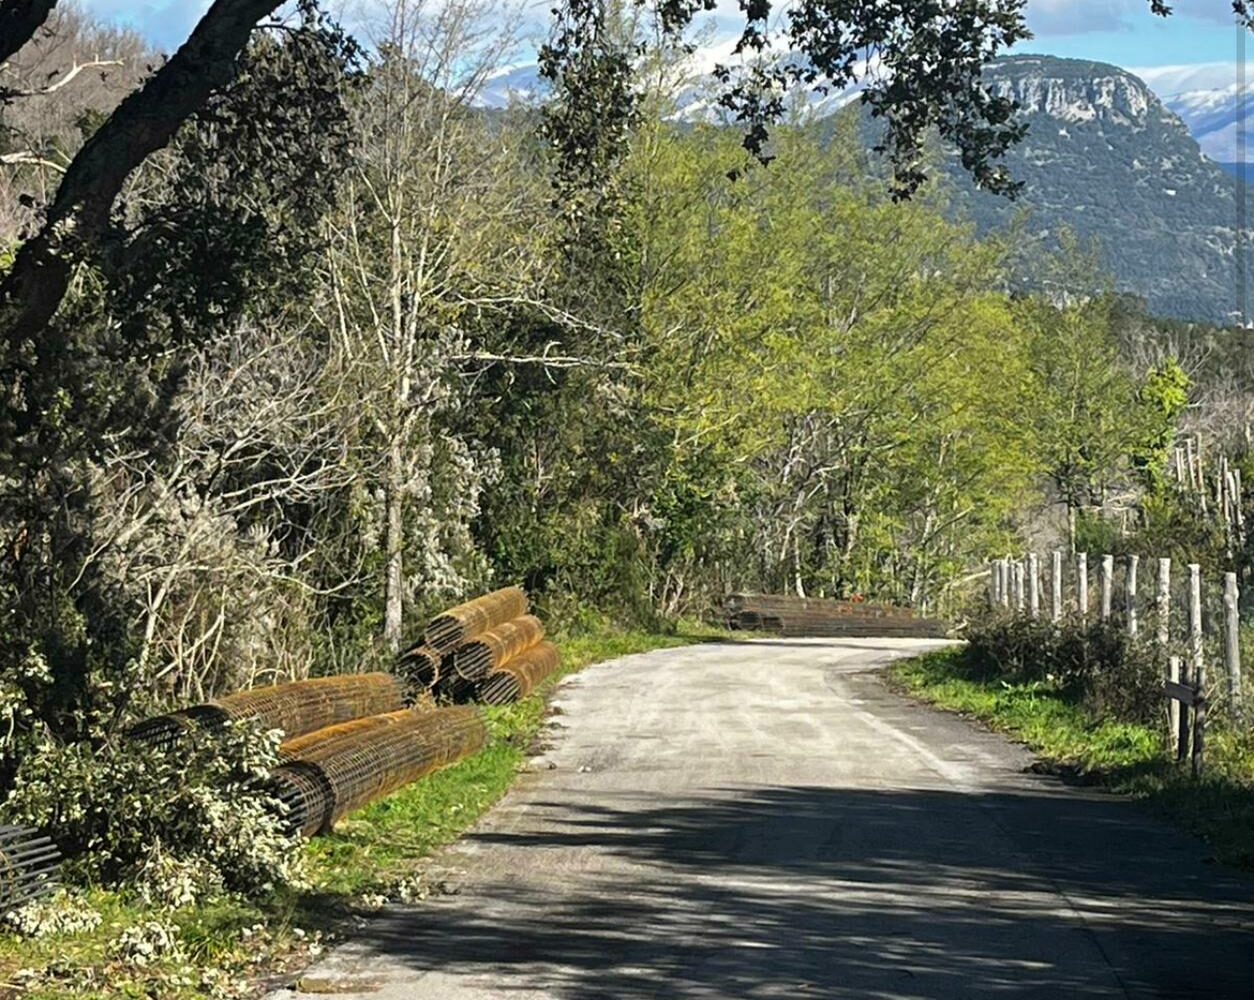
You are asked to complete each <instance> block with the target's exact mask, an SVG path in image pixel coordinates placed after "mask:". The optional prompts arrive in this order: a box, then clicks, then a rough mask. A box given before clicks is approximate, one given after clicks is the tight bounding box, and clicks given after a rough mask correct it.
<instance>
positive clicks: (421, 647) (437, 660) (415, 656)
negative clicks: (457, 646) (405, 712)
mask: <svg viewBox="0 0 1254 1000" xmlns="http://www.w3.org/2000/svg"><path fill="white" fill-rule="evenodd" d="M443 661H444V656H443V655H442V654H441V653H440V652H438V651H437V650H434V649H432V648H431V647H430V646H428V645H426V644H425V641H424V642H419V643H415V644H414V645H413V646H410V647H409V648H408V649H407V650H405V651H404V652H403V653H401V655H400V656H398V657H397V658H396V664H395V666H394V667H393V668H392V669H393V672H394V673H395V674H396V676H397V677H399V678H400V680H401V683H402V684H403V685H404V687H405V695H406V698H407V700H410V701H412V700H414V699H415V698H416V697H417V696H418V695H419V693H421V692H423V691H430V690H431V689H433V688H434V687H435V686H436V684H437V683H439V680H440V677H441V675H442V674H443V673H444V671H443V670H442V669H441V668H442V665H443Z"/></svg>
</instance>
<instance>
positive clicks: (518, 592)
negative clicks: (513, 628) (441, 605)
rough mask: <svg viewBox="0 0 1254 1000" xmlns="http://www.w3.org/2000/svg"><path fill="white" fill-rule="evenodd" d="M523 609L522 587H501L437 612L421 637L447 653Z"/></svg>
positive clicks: (524, 604) (511, 617) (524, 596)
mask: <svg viewBox="0 0 1254 1000" xmlns="http://www.w3.org/2000/svg"><path fill="white" fill-rule="evenodd" d="M526 613H527V595H526V594H525V593H524V592H523V590H522V588H521V587H505V588H504V589H502V590H494V591H493V592H492V593H490V594H485V595H484V596H483V597H477V598H475V599H474V600H473V601H467V602H466V603H465V604H459V605H457V607H455V608H449V610H447V611H445V612H444V613H443V614H442V615H437V616H436V617H435V618H433V619H432V620H431V624H430V625H428V626H427V628H426V631H425V632H424V633H423V637H424V639H425V641H426V645H428V646H430V647H431V648H432V649H434V650H436V651H437V652H439V653H447V652H450V651H451V650H454V649H456V648H457V647H458V646H461V645H462V644H463V643H466V642H469V641H470V640H471V639H473V638H475V637H476V636H479V635H482V634H483V633H484V632H486V631H488V629H491V628H495V627H496V626H497V625H503V624H505V622H507V621H510V620H511V619H514V618H518V617H520V616H522V615H525V614H526Z"/></svg>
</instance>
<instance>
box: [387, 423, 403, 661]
mask: <svg viewBox="0 0 1254 1000" xmlns="http://www.w3.org/2000/svg"><path fill="white" fill-rule="evenodd" d="M404 462H405V456H404V454H403V453H402V451H401V442H400V441H399V440H394V441H393V442H392V443H391V444H390V445H389V446H388V471H387V521H388V527H387V585H386V588H385V591H384V602H383V640H384V642H386V643H387V647H388V649H389V650H391V651H392V652H393V653H399V652H400V649H401V642H402V635H401V629H402V627H403V624H404V618H403V614H404V588H405V467H404Z"/></svg>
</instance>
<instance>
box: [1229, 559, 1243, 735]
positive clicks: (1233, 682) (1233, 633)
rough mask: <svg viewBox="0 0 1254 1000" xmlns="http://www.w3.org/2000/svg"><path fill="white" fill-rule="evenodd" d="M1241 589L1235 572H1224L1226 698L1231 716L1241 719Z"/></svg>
mask: <svg viewBox="0 0 1254 1000" xmlns="http://www.w3.org/2000/svg"><path fill="white" fill-rule="evenodd" d="M1240 607H1241V589H1240V585H1239V584H1238V583H1237V575H1236V573H1225V574H1224V661H1225V663H1226V664H1227V666H1228V699H1229V701H1230V702H1231V704H1232V717H1233V718H1234V719H1236V720H1237V721H1238V722H1240V721H1242V716H1243V715H1244V707H1245V706H1244V705H1242V704H1241V611H1240Z"/></svg>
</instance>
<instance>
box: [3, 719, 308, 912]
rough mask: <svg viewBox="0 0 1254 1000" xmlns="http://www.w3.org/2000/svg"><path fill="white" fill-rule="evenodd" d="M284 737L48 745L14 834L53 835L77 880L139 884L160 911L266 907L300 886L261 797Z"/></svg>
mask: <svg viewBox="0 0 1254 1000" xmlns="http://www.w3.org/2000/svg"><path fill="white" fill-rule="evenodd" d="M278 742H279V741H278V734H277V733H269V734H261V733H257V732H254V731H252V730H250V729H249V728H248V727H246V726H239V727H232V728H229V729H228V730H227V731H226V732H225V733H224V734H219V735H208V734H205V733H193V734H189V735H188V736H187V738H186V739H185V740H184V741H182V742H181V743H180V744H179V745H177V746H176V747H174V748H172V749H169V750H163V749H156V748H153V747H147V746H143V745H136V744H130V743H109V744H106V745H104V746H102V747H100V748H97V749H93V748H92V747H91V746H90V745H88V744H87V743H85V742H77V743H70V744H57V743H53V742H48V743H46V744H44V745H43V746H41V747H40V748H39V749H38V750H36V751H34V752H31V753H28V754H27V755H26V757H25V759H24V760H23V761H22V764H21V767H20V768H19V769H18V772H17V776H16V778H15V780H14V782H13V786H12V788H11V790H10V791H9V794H8V797H7V799H6V800H5V802H4V804H3V811H4V815H5V818H6V822H12V823H21V824H25V825H29V826H34V827H37V828H39V829H43V830H48V831H50V832H51V833H52V835H53V836H54V837H55V838H56V840H57V842H58V845H59V846H60V847H61V849H62V851H63V852H64V853H65V855H66V856H67V858H69V859H70V861H69V862H68V863H69V864H71V865H72V866H74V867H75V870H76V871H77V873H78V874H79V876H80V877H82V878H85V879H87V880H90V881H93V882H99V883H102V884H105V885H119V884H124V883H134V884H137V885H138V886H139V888H140V891H141V892H142V893H144V894H145V895H146V896H148V897H149V898H151V899H152V901H154V902H158V903H163V904H167V905H171V906H175V907H177V906H181V905H186V904H188V903H191V902H195V901H196V900H197V899H199V898H201V897H202V896H205V895H209V894H212V893H215V892H222V891H228V892H238V893H244V894H247V895H254V896H265V895H267V894H269V893H271V892H273V891H274V890H275V889H276V888H278V887H279V886H283V885H290V884H293V883H296V882H299V879H300V869H299V865H298V864H297V863H296V858H297V852H296V850H295V846H296V845H295V841H294V840H293V839H292V838H291V837H290V836H289V835H288V834H287V833H286V832H285V831H284V825H283V821H282V816H281V812H280V810H279V807H278V805H277V803H275V802H273V801H272V800H270V799H269V798H268V797H267V795H266V793H265V789H264V782H265V778H266V775H267V774H268V772H269V769H270V768H271V767H272V766H273V765H274V764H275V762H276V760H277V749H278Z"/></svg>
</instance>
